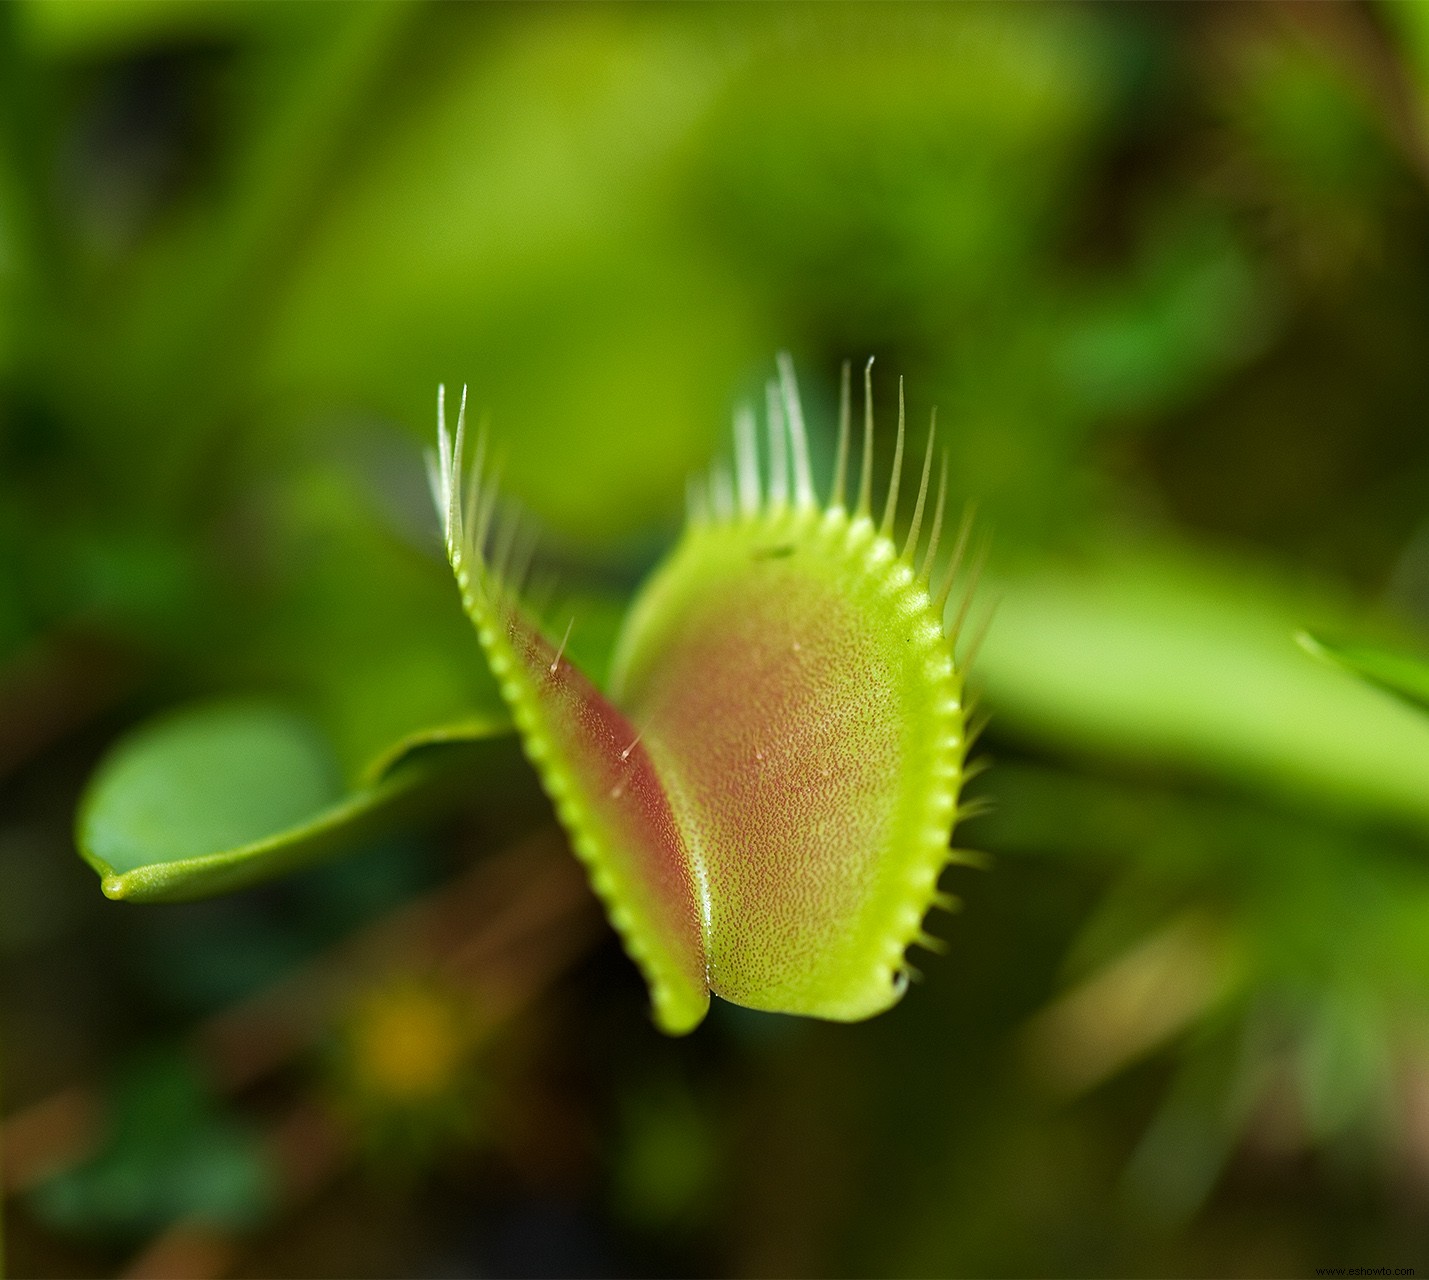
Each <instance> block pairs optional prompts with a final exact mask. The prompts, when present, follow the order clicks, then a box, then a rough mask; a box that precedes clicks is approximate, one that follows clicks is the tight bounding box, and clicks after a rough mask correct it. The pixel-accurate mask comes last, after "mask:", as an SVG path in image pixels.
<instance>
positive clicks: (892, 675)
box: [77, 356, 977, 1033]
mask: <svg viewBox="0 0 1429 1280" xmlns="http://www.w3.org/2000/svg"><path fill="white" fill-rule="evenodd" d="M871 364H872V362H871V361H870V368H866V369H865V372H864V413H863V431H862V448H861V455H862V456H861V466H860V468H859V476H858V486H857V491H856V494H855V495H854V498H853V501H852V503H851V504H850V503H849V501H848V497H847V491H848V488H849V483H850V479H851V477H850V470H851V468H850V451H851V435H852V431H851V417H852V414H851V407H850V402H851V396H850V390H849V377H848V370H847V368H845V370H844V378H843V393H842V397H841V407H840V414H839V433H838V447H837V453H836V461H835V465H834V474H833V477H832V482H831V485H830V491H829V495H828V498H827V501H821V500H820V499H819V497H818V495H817V494H816V492H815V486H814V481H813V477H812V473H811V468H810V463H809V450H808V442H807V433H806V429H805V423H804V416H803V410H802V408H801V405H800V401H799V394H798V389H797V386H796V385H795V379H794V372H793V368H792V365H791V363H790V361H789V360H788V358H787V357H786V356H781V357H780V359H779V376H778V378H777V379H776V380H774V381H772V382H771V383H770V384H769V388H768V399H767V406H766V412H765V422H764V431H763V440H762V442H761V440H760V438H759V436H760V432H759V430H758V424H757V422H756V419H755V416H754V414H753V413H752V412H749V411H747V410H746V411H741V412H740V413H739V414H738V415H737V416H736V419H735V432H734V436H735V451H734V460H733V462H734V465H733V468H732V469H730V468H728V467H725V466H719V467H716V468H715V470H714V471H713V473H712V474H711V475H710V476H709V477H708V479H704V480H698V481H695V482H693V483H692V484H691V486H690V493H689V518H688V521H687V525H686V529H685V532H684V535H683V536H682V538H681V539H680V541H679V542H678V543H677V545H676V546H675V547H674V548H673V550H672V551H671V552H670V554H669V555H668V556H667V557H666V559H665V560H664V562H663V563H662V564H661V565H660V566H659V567H658V568H657V570H656V571H655V573H654V574H653V576H652V577H651V579H650V580H649V582H648V583H647V584H646V585H645V586H644V588H643V589H642V590H641V591H640V592H639V593H638V594H637V596H636V597H635V599H634V601H633V602H632V604H631V606H630V609H629V611H628V613H627V615H626V618H625V621H624V624H623V628H622V631H621V633H620V636H619V638H618V640H617V643H616V648H615V653H614V659H613V664H612V672H611V677H610V679H609V681H608V682H607V688H605V689H604V690H602V689H601V688H599V687H597V685H596V683H595V682H594V681H593V680H592V679H590V678H589V677H588V676H587V675H586V674H585V673H584V672H583V671H582V670H581V669H580V667H579V665H578V664H577V662H576V661H575V660H573V656H572V653H571V651H570V647H569V645H570V641H571V637H572V634H573V630H578V629H579V627H580V622H579V619H576V618H571V619H568V620H566V621H565V622H564V624H563V625H558V626H557V627H555V628H553V629H552V635H559V639H558V640H553V639H552V635H547V634H546V633H544V632H543V630H542V629H541V627H540V626H539V625H538V624H537V622H536V620H535V613H534V611H533V610H532V609H531V607H530V605H529V603H527V602H526V601H524V600H523V599H522V596H521V592H520V587H521V581H522V578H523V576H524V568H523V565H524V564H526V563H529V557H530V550H531V543H530V540H529V539H528V538H526V537H525V536H523V534H522V531H521V529H520V528H519V526H518V524H517V521H516V519H515V518H514V515H512V514H511V512H510V510H509V509H508V508H507V507H506V505H505V504H503V503H502V502H501V501H500V500H499V498H498V494H497V486H496V484H495V481H494V478H493V475H492V471H491V468H490V467H489V466H488V463H487V458H486V449H485V433H484V432H480V433H478V435H479V439H478V440H477V442H476V447H475V449H474V454H475V456H474V458H473V461H472V464H471V466H470V469H469V470H468V469H467V467H466V462H465V458H464V454H465V451H466V397H465V395H463V398H462V407H461V411H460V412H459V414H458V418H457V425H456V430H455V433H454V434H449V433H448V430H447V425H446V415H445V403H444V401H445V397H444V394H442V393H439V398H438V448H437V450H436V452H435V453H433V454H432V455H431V456H430V458H429V462H430V468H429V470H430V478H431V484H432V492H433V496H434V499H435V501H436V505H437V509H438V513H439V517H440V521H441V526H442V533H443V536H444V541H445V545H446V552H447V558H448V560H449V562H450V564H451V569H452V572H453V573H454V575H455V578H456V582H457V586H458V589H459V593H460V597H461V602H462V605H463V608H464V610H465V612H466V614H467V616H468V617H469V618H470V620H471V622H472V624H473V625H474V627H475V629H476V633H477V637H478V640H479V644H480V648H481V650H482V652H483V654H484V656H485V659H486V662H487V665H488V666H489V668H490V670H491V672H492V674H493V675H494V676H495V678H496V683H497V685H498V686H499V699H500V703H504V705H500V704H499V703H497V702H496V699H497V698H498V695H497V693H496V692H495V691H493V692H492V693H491V694H490V698H491V699H492V700H493V705H491V706H483V707H474V708H470V709H468V712H467V713H466V714H463V715H461V716H459V717H455V718H453V719H451V720H449V721H447V722H443V723H438V724H433V725H431V726H429V727H427V728H425V729H421V730H419V731H416V732H414V733H409V734H407V735H405V736H404V737H403V738H402V739H400V740H399V741H398V742H396V743H393V744H392V745H391V746H390V747H389V748H387V749H385V750H383V751H381V752H380V753H378V754H377V755H376V757H375V758H374V759H373V760H371V761H370V762H368V764H367V765H366V767H364V768H362V769H361V770H359V772H358V773H357V774H356V775H355V777H354V780H353V783H352V786H351V787H350V788H349V789H347V790H344V789H343V786H342V782H341V777H340V773H339V771H338V770H337V768H336V766H335V764H334V762H333V761H332V760H331V759H330V752H329V751H328V748H327V746H326V743H325V741H324V740H323V738H322V735H321V734H319V733H317V732H316V730H315V729H313V728H312V727H311V726H307V725H306V724H305V723H304V722H301V721H300V720H298V719H297V718H296V717H294V716H293V715H292V713H291V712H287V711H285V710H283V709H281V708H266V707H262V706H246V707H244V706H238V707H235V706H232V705H229V706H215V707H209V708H200V709H195V710H191V711H189V712H188V713H186V714H185V715H184V716H181V717H178V718H176V719H175V720H172V721H170V722H168V723H167V724H161V725H158V726H155V727H152V728H149V729H146V730H143V731H141V732H140V733H138V734H136V735H134V737H133V738H131V739H130V740H128V741H127V742H125V743H122V744H121V745H120V746H119V748H118V749H117V750H116V751H115V752H114V753H113V755H112V756H111V757H110V759H109V760H108V761H106V762H105V763H104V765H103V766H102V767H101V769H100V770H99V771H98V773H97V774H96V776H95V779H94V781H93V782H92V783H91V785H90V788H89V790H88V792H87V794H86V796H85V799H84V802H83V804H82V805H81V810H80V814H81V816H80V820H79V826H78V833H77V834H78V843H79V846H80V850H81V852H82V853H83V855H84V856H85V858H86V859H87V860H88V861H89V862H90V863H91V865H93V866H94V867H95V869H96V870H97V871H98V872H99V874H100V876H101V878H102V881H103V886H104V891H105V892H106V893H107V894H108V895H109V896H111V897H116V898H129V899H134V900H143V901H163V900H177V899H183V898H191V897H198V896H204V895H206V894H210V893H215V892H222V891H225V890H228V889H232V888H238V887H241V886H243V885H247V884H251V883H254V882H256V881H258V880H260V879H263V878H266V877H269V876H272V875H276V874H280V873H282V872H285V871H288V870H291V869H293V868H294V867H297V866H300V865H302V864H303V863H305V862H307V861H311V860H313V859H316V858H318V857H322V856H326V855H327V854H328V853H330V852H331V851H332V850H333V849H334V848H335V847H336V846H337V845H339V844H341V843H344V842H347V843H350V842H351V841H352V840H353V839H354V837H355V836H356V835H357V834H358V833H360V832H361V831H362V830H365V829H368V828H371V827H372V826H374V825H375V824H380V823H384V822H388V821H392V820H395V819H397V818H399V817H401V816H402V815H404V814H405V813H407V812H408V811H409V804H410V803H412V802H414V801H416V800H418V799H420V797H421V796H422V794H423V793H425V792H428V791H430V790H432V789H434V788H435V787H436V786H437V785H438V784H441V785H445V786H447V787H450V786H451V785H452V784H453V780H454V779H456V780H458V781H460V779H461V778H463V777H465V778H467V779H470V778H471V776H472V775H471V773H470V770H472V769H473V768H475V767H478V766H476V765H475V764H474V763H473V759H474V758H473V756H472V755H471V754H470V751H471V744H473V743H474V742H477V741H479V740H481V739H486V738H498V737H500V736H502V735H503V734H505V733H507V732H509V731H510V729H511V728H512V726H513V725H514V728H515V730H516V732H517V734H518V735H519V738H520V741H521V744H522V747H523V749H524V751H525V753H526V756H527V757H528V758H529V760H530V761H531V763H532V764H533V765H534V767H535V770H536V772H537V774H538V776H539V778H540V780H541V782H542V784H543V786H544V788H545V790H546V792H547V794H548V795H549V797H550V799H551V801H552V803H553V805H554V807H555V811H556V814H557V816H558V818H559V819H560V822H561V823H562V825H563V826H564V828H565V830H566V832H567V834H568V836H569V838H570V841H571V844H572V846H573V848H574V850H575V852H576V854H577V855H578V857H579V858H580V859H581V860H582V862H583V863H584V865H585V867H586V870H587V872H588V874H589V877H590V880H591V883H592V885H593V886H594V888H595V891H596V893H597V895H598V896H599V897H600V899H601V901H602V903H603V904H604V906H605V909H606V912H607V914H608V916H609V918H610V921H611V923H612V925H613V926H614V927H615V929H616V931H617V932H618V933H619V935H620V937H621V940H622V941H623V943H624V945H625V948H626V950H627V951H628V952H629V954H630V955H631V957H632V958H633V959H634V961H635V962H636V964H637V965H638V966H639V968H640V969H641V971H642V973H643V974H644V976H645V978H646V980H647V982H648V984H649V987H650V992H651V1000H652V1003H653V1006H654V1012H655V1018H656V1021H657V1022H658V1023H659V1025H660V1026H661V1027H662V1028H664V1029H665V1030H666V1031H669V1032H672V1033H682V1032H685V1031H689V1030H690V1029H692V1028H693V1027H694V1026H696V1025H697V1024H698V1023H699V1022H700V1021H701V1019H702V1018H703V1017H704V1015H705V1012H706V1010H707V1008H708V1006H709V999H710V995H711V993H713V994H716V995H719V996H722V997H723V998H725V999H727V1000H730V1001H733V1002H735V1003H738V1004H742V1005H746V1006H749V1007H752V1008H756V1009H765V1010H772V1011H778V1012H784V1013H794V1014H803V1015H807V1016H812V1017H820V1018H829V1019H836V1020H844V1021H849V1020H855V1019H860V1018H866V1017H869V1016H871V1015H873V1014H876V1013H878V1012H880V1011H882V1010H884V1009H886V1008H888V1007H889V1006H890V1005H892V1004H893V1003H895V1002H896V1001H897V1000H898V999H899V997H900V996H901V995H902V993H903V991H904V990H905V988H906V985H907V981H908V978H909V976H910V974H911V973H912V972H913V970H912V967H911V965H910V963H909V961H908V958H907V952H908V949H909V948H910V947H911V946H913V945H915V944H916V945H920V946H923V947H925V948H929V949H933V950H936V949H937V948H938V947H939V945H940V944H939V942H938V940H937V938H936V937H934V936H933V935H931V934H930V933H928V932H927V931H926V930H925V928H924V920H925V917H926V916H927V914H928V912H929V911H930V910H931V909H932V908H935V907H942V908H946V909H952V908H953V907H954V905H955V903H954V901H953V899H952V898H950V897H949V896H947V895H946V894H944V893H942V892H941V891H940V890H939V887H938V878H939V875H940V873H941V871H942V869H943V868H944V866H946V865H947V864H948V863H949V862H951V861H956V860H964V861H966V860H969V855H966V854H962V853H959V852H958V851H955V850H953V849H951V848H950V836H951V832H952V828H953V824H954V821H955V819H956V818H958V817H959V816H967V815H968V814H969V812H970V809H969V808H968V807H966V806H965V807H964V808H963V810H961V811H960V810H959V809H958V794H959V790H960V788H961V786H962V784H963V783H964V782H965V781H966V779H967V778H968V777H969V776H970V774H971V772H972V770H971V769H970V768H969V767H968V764H967V753H968V751H969V749H970V747H971V745H972V743H973V740H974V739H975V738H976V736H977V726H976V724H975V723H970V720H969V707H968V705H967V701H966V698H965V689H964V674H965V670H966V667H967V664H968V662H969V661H970V659H971V656H972V650H974V649H975V648H976V647H977V646H976V640H974V642H973V643H972V644H970V645H969V646H968V649H967V651H966V652H964V653H963V654H962V655H961V656H959V655H958V654H957V653H956V641H957V638H958V634H959V632H960V630H961V629H962V627H963V624H964V622H965V620H966V618H967V614H968V607H969V603H970V601H971V599H972V595H973V591H974V588H975V586H976V579H977V572H976V566H974V568H973V569H972V571H970V572H969V573H968V574H967V575H966V582H965V585H964V587H963V589H962V593H961V597H960V601H959V603H958V605H957V607H956V608H955V609H953V610H951V615H952V616H951V621H950V622H945V617H946V616H947V615H948V614H949V612H950V610H949V607H948V599H949V595H950V592H951V591H952V589H953V586H954V582H955V580H956V579H958V577H959V573H960V568H961V566H962V565H963V562H964V555H965V552H966V550H967V543H968V536H969V528H970V521H969V520H968V519H966V518H965V519H964V520H963V522H962V525H961V527H960V529H959V531H958V534H957V536H956V538H955V539H954V543H955V545H954V547H953V550H952V553H951V555H950V556H949V557H948V558H947V561H946V563H945V564H942V565H941V569H940V562H939V551H940V548H941V546H942V544H943V532H944V504H945V498H946V490H947V468H946V461H945V462H944V465H943V468H942V471H941V472H940V475H939V478H938V485H937V491H936V494H933V492H932V490H931V488H930V482H931V479H932V469H933V458H934V448H935V446H934V433H933V432H931V431H930V434H929V440H928V448H927V452H926V454H925V456H924V458H923V461H922V467H921V471H920V472H919V484H918V489H917V496H916V498H915V500H914V504H913V511H912V517H911V522H910V525H909V528H908V531H907V533H906V535H905V536H904V538H903V539H902V542H901V544H900V543H899V542H897V541H895V537H894V533H895V523H896V520H897V513H898V503H899V491H900V487H901V477H902V471H903V443H904V415H903V402H902V391H901V387H900V392H899V417H898V433H897V438H896V444H895V450H894V463H893V472H892V477H891V479H890V481H889V485H888V492H887V495H886V497H885V499H884V501H883V502H882V504H881V505H880V507H879V510H878V511H877V512H875V510H874V503H873V415H872V408H871V403H872V399H871V385H870V382H871V372H870V369H871ZM925 531H926V536H925ZM935 574H936V577H935ZM463 771H466V772H463ZM461 785H470V784H469V782H467V783H462V784H461Z"/></svg>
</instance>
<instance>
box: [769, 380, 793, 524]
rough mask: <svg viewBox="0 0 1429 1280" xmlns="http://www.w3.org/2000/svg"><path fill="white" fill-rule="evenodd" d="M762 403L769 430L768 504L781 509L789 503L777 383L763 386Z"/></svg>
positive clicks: (784, 446) (786, 452)
mask: <svg viewBox="0 0 1429 1280" xmlns="http://www.w3.org/2000/svg"><path fill="white" fill-rule="evenodd" d="M764 402H765V410H764V411H765V414H766V415H767V417H768V423H767V425H768V430H769V504H770V506H774V507H782V506H787V505H788V502H789V446H788V444H787V443H786V442H785V433H784V406H783V404H782V403H781V401H780V397H779V385H778V383H776V382H772V381H771V382H769V383H767V384H766V385H765V388H764Z"/></svg>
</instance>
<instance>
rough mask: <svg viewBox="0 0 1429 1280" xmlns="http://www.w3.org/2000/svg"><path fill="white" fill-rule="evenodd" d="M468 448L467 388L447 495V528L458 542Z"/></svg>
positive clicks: (460, 413)
mask: <svg viewBox="0 0 1429 1280" xmlns="http://www.w3.org/2000/svg"><path fill="white" fill-rule="evenodd" d="M465 448H466V387H465V386H464V385H463V387H462V389H461V408H460V409H458V410H457V415H456V442H455V443H454V444H453V445H452V462H451V474H450V481H451V489H450V490H449V492H448V494H447V503H448V506H447V527H448V528H449V529H450V530H451V531H452V537H453V538H455V539H456V540H457V541H458V542H460V541H461V540H462V534H461V515H462V512H461V481H462V475H461V460H462V452H463V450H464V449H465Z"/></svg>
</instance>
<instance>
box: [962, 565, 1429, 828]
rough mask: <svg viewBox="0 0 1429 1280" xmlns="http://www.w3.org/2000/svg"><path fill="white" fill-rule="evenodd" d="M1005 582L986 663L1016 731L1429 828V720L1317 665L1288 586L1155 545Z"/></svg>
mask: <svg viewBox="0 0 1429 1280" xmlns="http://www.w3.org/2000/svg"><path fill="white" fill-rule="evenodd" d="M1001 590H1002V591H1003V595H1002V598H1001V601H1000V604H999V606H998V610H997V615H996V618H995V620H994V622H993V624H992V628H991V630H990V632H989V634H988V637H987V643H986V645H985V646H984V648H983V652H982V655H981V656H980V658H979V666H980V668H981V675H982V677H983V679H984V680H985V681H986V686H987V696H988V703H989V705H990V706H991V707H992V708H993V710H994V712H995V714H996V716H997V719H998V724H999V725H1000V726H1001V728H1002V729H1003V731H1004V732H1009V731H1010V732H1012V733H1013V734H1015V735H1017V736H1022V737H1024V738H1031V739H1034V740H1037V741H1040V742H1042V743H1045V744H1048V745H1055V746H1057V747H1058V748H1061V749H1064V750H1067V749H1070V750H1074V751H1079V752H1086V753H1091V754H1093V755H1100V756H1103V757H1106V756H1114V757H1119V758H1121V759H1123V760H1127V761H1130V762H1134V763H1136V764H1138V765H1145V764H1148V763H1153V764H1160V765H1168V764H1169V765H1172V766H1179V767H1183V768H1190V769H1192V770H1195V771H1200V772H1203V773H1208V774H1214V775H1217V776H1220V777H1222V778H1224V779H1226V780H1228V781H1230V782H1231V783H1232V784H1233V785H1239V786H1254V787H1260V788H1266V789H1269V790H1271V791H1278V792H1281V793H1289V794H1292V795H1294V796H1295V797H1296V798H1297V799H1299V800H1301V801H1308V802H1311V803H1313V804H1316V805H1318V806H1321V807H1329V808H1331V809H1339V810H1342V811H1343V810H1349V811H1356V810H1357V811H1359V812H1361V813H1363V812H1366V811H1369V812H1379V813H1383V814H1386V815H1392V816H1394V817H1397V818H1400V819H1403V820H1408V821H1410V822H1412V823H1414V824H1416V825H1418V826H1420V827H1424V826H1426V825H1429V789H1426V788H1425V785H1424V780H1425V778H1426V777H1429V720H1426V719H1425V718H1424V717H1423V716H1421V715H1419V714H1418V713H1417V712H1415V711H1414V710H1412V709H1410V708H1409V707H1406V706H1403V705H1399V704H1397V703H1395V702H1394V701H1393V700H1390V699H1387V698H1384V697H1381V696H1380V695H1379V694H1378V693H1376V692H1375V691H1374V690H1373V689H1371V688H1369V687H1367V686H1366V685H1365V684H1363V683H1361V682H1360V681H1357V680H1354V679H1350V678H1347V677H1346V675H1345V674H1344V673H1342V672H1336V671H1333V670H1330V669H1327V668H1325V667H1317V666H1316V665H1315V664H1313V663H1307V662H1305V661H1304V659H1303V657H1302V656H1301V654H1299V653H1298V652H1297V651H1296V647H1295V644H1294V641H1293V640H1292V638H1291V637H1292V636H1293V634H1294V632H1295V629H1296V624H1297V622H1298V621H1299V620H1300V619H1302V618H1303V617H1304V609H1305V608H1306V605H1305V602H1304V601H1303V600H1297V599H1294V598H1293V596H1292V593H1291V592H1290V591H1289V590H1288V589H1287V588H1285V587H1283V586H1282V585H1280V584H1278V583H1276V582H1275V581H1274V580H1273V579H1268V580H1267V579H1257V578H1256V577H1255V576H1254V575H1252V574H1249V573H1244V572H1243V573H1240V574H1232V573H1229V572H1225V571H1221V570H1218V569H1215V568H1213V567H1212V566H1210V565H1209V564H1204V563H1200V564H1198V563H1197V562H1196V561H1195V560H1193V559H1192V558H1191V557H1189V556H1182V557H1171V556H1156V555H1149V554H1147V553H1144V552H1143V553H1139V554H1136V553H1132V554H1122V555H1119V556H1118V557H1116V558H1114V559H1110V560H1108V561H1106V562H1104V563H1103V564H1101V565H1100V566H1099V567H1098V568H1096V569H1088V570H1086V571H1083V572H1071V571H1066V572H1062V573H1050V572H1043V573H1039V574H1037V575H1035V576H1032V577H1028V578H1025V579H1022V580H1020V581H1008V582H1005V583H1003V584H1002V587H1001ZM975 674H976V673H975Z"/></svg>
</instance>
